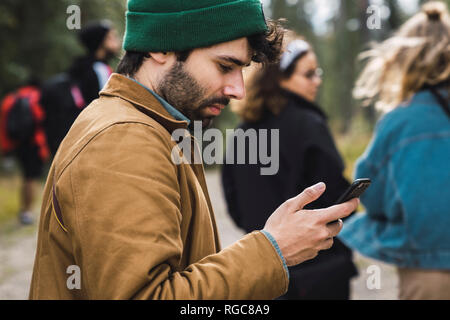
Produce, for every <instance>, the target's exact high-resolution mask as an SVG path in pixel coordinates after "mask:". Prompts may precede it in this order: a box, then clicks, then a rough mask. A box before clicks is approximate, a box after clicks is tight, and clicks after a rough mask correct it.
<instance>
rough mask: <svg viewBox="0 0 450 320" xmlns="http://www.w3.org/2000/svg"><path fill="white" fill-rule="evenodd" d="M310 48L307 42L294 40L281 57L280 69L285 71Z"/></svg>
mask: <svg viewBox="0 0 450 320" xmlns="http://www.w3.org/2000/svg"><path fill="white" fill-rule="evenodd" d="M309 48H310V46H309V44H308V42H306V41H304V40H294V41H292V42H290V43H289V44H288V46H287V48H286V51H284V53H283V55H282V56H281V61H280V69H281V71H285V70H286V69H287V68H288V67H289V66H290V65H291V63H292V61H294V60H295V58H297V57H298V56H299V55H301V54H302V53H304V52H306V51H308V50H309Z"/></svg>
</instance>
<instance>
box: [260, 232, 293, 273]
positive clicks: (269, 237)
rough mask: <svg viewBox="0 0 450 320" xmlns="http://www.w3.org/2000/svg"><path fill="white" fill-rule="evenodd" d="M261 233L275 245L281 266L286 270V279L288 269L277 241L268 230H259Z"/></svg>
mask: <svg viewBox="0 0 450 320" xmlns="http://www.w3.org/2000/svg"><path fill="white" fill-rule="evenodd" d="M261 233H262V234H263V235H265V236H266V237H267V239H269V241H270V243H272V245H273V246H274V247H275V250H276V251H277V253H278V255H279V256H280V258H281V261H283V267H284V270H286V273H287V275H288V279H289V269H288V266H287V264H286V260H284V257H283V254H282V253H281V249H280V247H279V246H278V243H277V241H276V240H275V238H274V237H272V235H271V234H270V233H269V232H267V231H265V230H261Z"/></svg>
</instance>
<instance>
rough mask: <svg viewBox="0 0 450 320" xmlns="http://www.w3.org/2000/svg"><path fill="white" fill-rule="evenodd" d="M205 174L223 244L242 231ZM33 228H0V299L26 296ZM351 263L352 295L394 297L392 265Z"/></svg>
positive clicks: (212, 174)
mask: <svg viewBox="0 0 450 320" xmlns="http://www.w3.org/2000/svg"><path fill="white" fill-rule="evenodd" d="M206 178H207V182H208V188H209V192H210V196H211V199H212V202H213V205H214V210H215V214H216V219H217V224H218V228H219V232H220V237H221V241H222V246H223V247H226V246H228V245H230V244H231V243H233V242H234V241H236V240H238V239H239V238H240V237H242V235H243V232H242V231H241V230H240V229H238V228H237V227H236V226H235V225H234V224H233V222H232V221H231V220H230V218H229V217H228V215H227V212H226V207H225V203H224V199H223V193H222V189H221V185H220V176H219V172H218V171H208V173H207V177H206ZM36 229H37V228H36V226H31V227H20V226H19V225H18V224H17V223H16V222H11V223H9V224H8V225H7V226H2V228H1V229H0V300H5V299H11V300H12V299H13V300H22V299H27V297H28V290H29V284H30V280H31V274H32V269H33V262H34V255H35V250H36ZM355 263H356V264H357V266H358V269H359V276H358V277H355V278H354V279H353V281H352V295H351V298H352V299H354V300H361V299H363V300H366V299H370V300H372V299H374V300H378V299H385V300H391V299H396V297H397V294H398V278H397V274H396V272H395V268H393V267H392V266H391V265H387V264H384V263H382V262H380V261H375V260H371V259H367V258H365V257H362V256H360V255H358V254H356V255H355ZM377 274H379V276H380V277H379V282H378V283H377V282H376V281H373V279H374V276H376V275H377ZM378 285H379V286H378Z"/></svg>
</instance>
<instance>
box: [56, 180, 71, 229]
mask: <svg viewBox="0 0 450 320" xmlns="http://www.w3.org/2000/svg"><path fill="white" fill-rule="evenodd" d="M52 211H53V215H54V216H55V218H56V221H58V223H59V225H60V226H61V228H62V229H63V230H64V231H65V232H67V228H66V227H65V226H64V221H63V217H62V213H61V207H60V206H59V202H58V199H57V198H56V192H55V185H54V184H53V187H52Z"/></svg>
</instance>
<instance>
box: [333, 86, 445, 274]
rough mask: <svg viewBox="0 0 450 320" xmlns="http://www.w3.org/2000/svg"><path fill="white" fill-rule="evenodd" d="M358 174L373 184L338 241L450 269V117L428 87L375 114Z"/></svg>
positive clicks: (394, 259)
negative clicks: (361, 208) (362, 210)
mask: <svg viewBox="0 0 450 320" xmlns="http://www.w3.org/2000/svg"><path fill="white" fill-rule="evenodd" d="M355 177H356V178H363V177H368V178H371V179H372V185H371V186H370V187H369V188H368V189H367V191H366V192H365V194H364V195H363V196H362V197H361V203H362V204H363V206H364V207H365V209H366V212H365V213H358V214H355V215H353V216H352V217H351V218H349V219H348V220H346V221H345V223H344V228H343V229H342V231H341V233H340V235H339V237H340V239H341V240H342V241H344V242H345V243H346V244H347V245H348V246H349V247H351V248H353V249H355V250H357V251H359V252H360V253H362V254H363V255H366V256H369V257H372V258H375V259H378V260H382V261H385V262H388V263H393V264H395V265H397V266H400V267H410V268H421V269H450V119H449V118H448V117H447V115H446V114H445V113H444V111H443V110H442V108H441V107H440V105H439V104H438V102H437V100H436V99H435V97H434V96H433V95H432V93H431V92H430V91H428V90H424V91H420V92H418V93H417V94H416V95H415V96H414V97H413V98H412V100H411V101H410V102H409V103H408V104H407V105H404V106H399V107H398V108H396V109H395V110H393V111H391V112H390V113H388V114H386V115H385V116H384V117H383V118H382V119H381V120H380V121H379V122H378V124H377V127H376V131H375V135H374V137H373V139H372V141H371V143H370V145H369V146H368V148H367V150H366V151H365V153H364V154H363V155H362V156H361V157H360V158H359V159H358V162H357V165H356V170H355Z"/></svg>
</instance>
